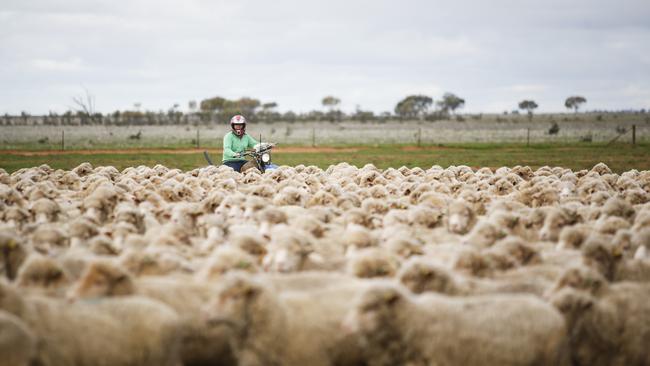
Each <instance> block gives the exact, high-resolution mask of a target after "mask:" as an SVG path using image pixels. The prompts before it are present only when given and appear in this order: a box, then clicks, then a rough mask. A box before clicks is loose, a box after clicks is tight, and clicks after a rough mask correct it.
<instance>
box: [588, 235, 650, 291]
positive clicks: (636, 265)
mask: <svg viewBox="0 0 650 366" xmlns="http://www.w3.org/2000/svg"><path fill="white" fill-rule="evenodd" d="M582 255H583V259H584V262H585V263H586V264H587V265H589V266H592V267H593V268H595V269H596V270H598V271H599V272H600V273H601V274H603V276H605V278H607V279H608V280H609V281H638V282H647V281H650V261H648V260H646V259H632V260H627V259H625V258H623V257H622V252H621V249H620V248H618V247H615V246H614V245H613V244H612V243H611V242H608V241H607V240H606V238H604V237H601V236H592V237H590V238H589V239H587V242H586V243H585V244H584V245H583V248H582Z"/></svg>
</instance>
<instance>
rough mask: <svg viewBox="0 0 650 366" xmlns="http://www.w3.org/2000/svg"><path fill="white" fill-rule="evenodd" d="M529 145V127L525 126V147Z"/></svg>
mask: <svg viewBox="0 0 650 366" xmlns="http://www.w3.org/2000/svg"><path fill="white" fill-rule="evenodd" d="M529 146H530V127H528V128H526V147H529Z"/></svg>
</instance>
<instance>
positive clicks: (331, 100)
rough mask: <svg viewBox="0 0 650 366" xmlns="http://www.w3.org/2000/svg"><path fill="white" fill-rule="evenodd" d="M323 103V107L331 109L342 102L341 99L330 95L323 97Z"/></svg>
mask: <svg viewBox="0 0 650 366" xmlns="http://www.w3.org/2000/svg"><path fill="white" fill-rule="evenodd" d="M321 103H322V104H323V107H327V108H329V109H330V110H332V109H334V108H336V106H338V105H339V104H340V103H341V99H339V98H336V97H334V96H331V95H328V96H326V97H325V98H323V100H322V101H321Z"/></svg>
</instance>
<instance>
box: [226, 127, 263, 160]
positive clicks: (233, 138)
mask: <svg viewBox="0 0 650 366" xmlns="http://www.w3.org/2000/svg"><path fill="white" fill-rule="evenodd" d="M256 144H257V141H256V140H255V139H254V138H252V137H251V136H250V135H248V134H246V133H245V134H244V136H242V137H241V138H239V137H237V135H235V134H234V133H232V131H230V132H228V133H227V134H226V135H225V136H224V137H223V159H222V161H224V162H226V161H242V160H246V159H244V158H236V157H235V153H241V152H244V150H246V149H250V148H252V147H253V146H255V145H256Z"/></svg>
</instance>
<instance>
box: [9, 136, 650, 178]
mask: <svg viewBox="0 0 650 366" xmlns="http://www.w3.org/2000/svg"><path fill="white" fill-rule="evenodd" d="M407 149H411V150H407ZM211 156H212V158H213V160H214V161H215V162H216V161H218V160H220V157H221V156H220V154H219V153H217V152H212V153H211ZM82 162H90V163H91V164H92V165H93V166H99V165H112V166H115V167H116V168H118V169H120V170H121V169H124V168H126V167H129V166H138V165H147V166H154V165H156V164H162V165H165V166H167V167H173V168H180V169H183V170H190V169H194V168H197V167H200V166H204V165H205V164H206V162H205V160H204V158H203V155H202V154H201V153H198V152H197V153H192V154H179V153H174V152H173V151H169V152H164V153H145V152H137V151H133V152H131V151H129V152H126V153H120V154H83V153H79V152H77V153H75V152H71V153H69V154H68V153H66V154H60V155H50V156H21V155H14V154H8V153H1V152H0V168H3V169H5V170H7V171H8V172H13V171H15V170H18V169H20V168H25V167H32V166H38V165H41V164H48V165H49V166H50V167H52V168H55V169H59V168H60V169H71V168H74V167H75V166H77V165H79V164H81V163H82ZM274 162H275V163H276V164H279V165H292V166H295V165H298V164H304V165H316V166H319V167H321V168H327V167H328V166H329V165H331V164H337V163H340V162H348V163H350V164H353V165H356V166H359V167H361V166H363V165H365V164H367V163H371V164H374V165H375V166H377V167H379V168H382V169H385V168H388V167H395V168H398V167H400V166H403V165H404V166H408V167H415V166H419V167H422V168H429V167H431V166H432V165H436V164H437V165H440V166H442V167H447V166H450V165H468V166H471V167H475V168H476V167H484V166H487V167H492V168H496V167H500V166H515V165H529V166H531V167H532V168H534V169H536V168H538V167H540V166H543V165H549V166H562V167H567V168H570V169H573V170H579V169H588V168H591V167H593V166H594V165H595V164H597V163H598V162H604V163H605V164H607V165H608V166H609V167H610V168H611V169H612V170H614V171H616V172H618V173H621V172H623V171H626V170H630V169H638V170H650V144H647V143H643V144H637V145H636V146H633V145H630V144H612V145H610V146H606V145H604V144H592V143H579V144H535V145H531V146H530V147H526V146H525V144H523V145H522V144H453V145H445V146H423V147H421V148H414V147H412V146H406V145H389V146H360V147H357V149H356V150H355V151H354V152H343V151H337V152H308V153H282V152H278V153H276V154H275V155H274Z"/></svg>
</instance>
